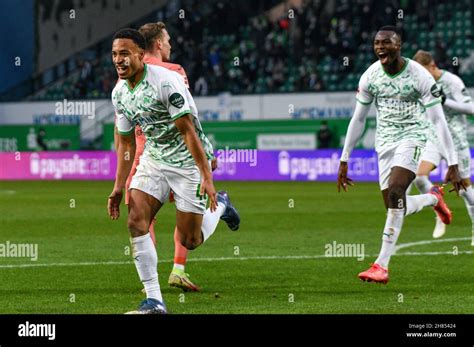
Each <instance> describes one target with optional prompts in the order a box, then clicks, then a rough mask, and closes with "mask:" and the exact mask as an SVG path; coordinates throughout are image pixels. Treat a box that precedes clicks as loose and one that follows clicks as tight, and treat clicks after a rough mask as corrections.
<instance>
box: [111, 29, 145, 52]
mask: <svg viewBox="0 0 474 347" xmlns="http://www.w3.org/2000/svg"><path fill="white" fill-rule="evenodd" d="M116 39H130V40H132V41H133V42H135V44H136V45H137V46H138V47H140V48H141V49H145V47H146V46H145V38H144V37H143V35H142V34H140V32H139V31H138V30H135V29H132V28H125V29H120V30H119V31H117V32H116V33H115V35H114V37H113V41H115V40H116Z"/></svg>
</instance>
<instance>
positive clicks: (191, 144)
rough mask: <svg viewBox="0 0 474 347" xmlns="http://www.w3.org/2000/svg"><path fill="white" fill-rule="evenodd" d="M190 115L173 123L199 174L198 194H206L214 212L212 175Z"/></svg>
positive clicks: (215, 201) (214, 201) (214, 199)
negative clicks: (199, 186)
mask: <svg viewBox="0 0 474 347" xmlns="http://www.w3.org/2000/svg"><path fill="white" fill-rule="evenodd" d="M191 117H192V116H191V115H190V114H187V115H184V116H182V117H180V118H178V119H176V120H175V121H174V123H175V124H176V127H177V128H178V130H179V132H180V133H181V135H182V136H183V139H184V143H185V144H186V147H187V148H188V150H189V152H190V153H191V155H192V156H193V159H194V161H195V162H196V165H197V167H198V168H199V171H200V172H201V177H202V182H201V191H200V192H199V194H201V195H204V193H206V194H207V195H208V196H209V201H210V209H211V211H212V212H214V211H215V210H216V208H217V196H216V195H217V193H216V188H214V182H213V181H212V173H211V170H210V169H209V163H208V162H207V157H206V153H205V152H204V148H203V147H202V143H201V140H199V138H198V136H197V134H196V129H195V127H194V123H193V121H192V119H191Z"/></svg>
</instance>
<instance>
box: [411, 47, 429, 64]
mask: <svg viewBox="0 0 474 347" xmlns="http://www.w3.org/2000/svg"><path fill="white" fill-rule="evenodd" d="M413 60H414V61H416V62H417V63H420V64H421V65H424V66H427V65H429V64H431V63H432V62H433V61H434V58H433V56H432V55H431V53H430V52H427V51H423V50H421V49H419V50H418V51H417V52H416V53H415V55H414V56H413Z"/></svg>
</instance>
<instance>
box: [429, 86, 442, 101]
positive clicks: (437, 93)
mask: <svg viewBox="0 0 474 347" xmlns="http://www.w3.org/2000/svg"><path fill="white" fill-rule="evenodd" d="M430 91H431V95H433V96H434V97H435V98H439V97H441V90H440V89H439V88H438V86H437V85H436V84H433V86H432V87H431V90H430Z"/></svg>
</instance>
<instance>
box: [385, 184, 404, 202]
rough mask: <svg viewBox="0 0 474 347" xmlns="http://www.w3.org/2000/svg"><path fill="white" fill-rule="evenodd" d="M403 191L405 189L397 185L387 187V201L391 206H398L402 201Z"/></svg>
mask: <svg viewBox="0 0 474 347" xmlns="http://www.w3.org/2000/svg"><path fill="white" fill-rule="evenodd" d="M405 190H406V189H405V188H404V187H402V186H401V185H398V184H394V185H392V186H391V187H389V190H388V200H389V202H390V203H391V205H392V206H398V205H400V201H403V198H404V196H405ZM402 207H403V206H402Z"/></svg>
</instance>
